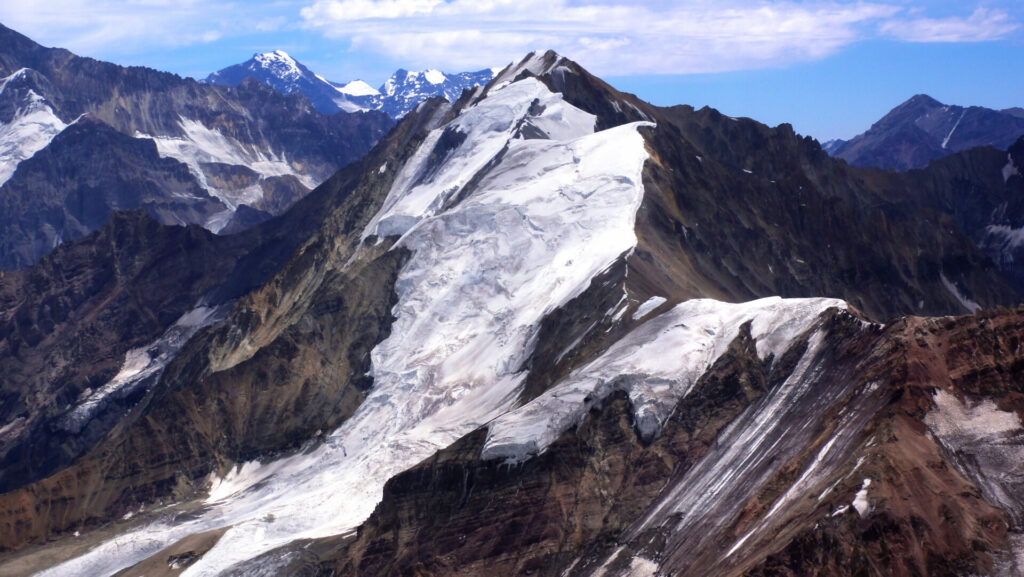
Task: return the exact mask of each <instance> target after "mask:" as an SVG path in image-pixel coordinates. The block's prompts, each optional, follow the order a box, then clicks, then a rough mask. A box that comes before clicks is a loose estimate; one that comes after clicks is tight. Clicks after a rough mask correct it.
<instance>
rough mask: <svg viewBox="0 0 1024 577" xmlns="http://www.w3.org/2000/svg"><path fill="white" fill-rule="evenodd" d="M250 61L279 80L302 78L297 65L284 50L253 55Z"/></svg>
mask: <svg viewBox="0 0 1024 577" xmlns="http://www.w3.org/2000/svg"><path fill="white" fill-rule="evenodd" d="M252 59H253V60H254V61H256V64H258V65H259V67H261V68H263V69H266V70H270V71H271V72H273V73H274V74H275V75H276V76H278V77H279V78H282V79H288V80H294V79H297V78H300V77H301V76H302V70H301V69H300V68H299V63H298V62H296V61H295V59H294V58H292V57H291V56H289V55H288V53H287V52H285V51H284V50H274V51H273V52H264V53H262V54H254V55H253V57H252Z"/></svg>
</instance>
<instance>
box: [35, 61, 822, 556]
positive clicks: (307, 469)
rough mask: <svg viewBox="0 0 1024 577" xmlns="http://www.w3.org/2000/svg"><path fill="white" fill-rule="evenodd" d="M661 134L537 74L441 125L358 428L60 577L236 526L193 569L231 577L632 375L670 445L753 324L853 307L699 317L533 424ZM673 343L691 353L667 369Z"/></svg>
mask: <svg viewBox="0 0 1024 577" xmlns="http://www.w3.org/2000/svg"><path fill="white" fill-rule="evenodd" d="M534 72H536V71H534ZM644 124H646V123H634V124H627V125H623V126H618V127H615V128H611V129H608V130H604V131H600V132H596V133H595V132H594V126H595V118H594V116H592V115H590V114H587V113H586V112H583V111H581V110H580V109H578V108H576V107H574V106H572V105H570V104H568V103H567V102H565V101H564V100H563V98H562V96H561V95H560V94H557V93H553V92H551V91H550V90H549V89H548V88H547V87H546V86H545V84H543V83H542V82H540V81H538V80H536V79H533V78H526V79H523V80H520V81H518V82H513V83H505V84H503V85H501V86H500V87H498V88H495V89H493V90H491V91H490V92H489V94H488V95H487V97H486V98H484V99H482V100H481V101H479V102H478V103H476V104H475V105H472V106H470V107H469V108H467V109H465V110H463V111H462V112H461V113H460V114H459V115H458V116H456V117H455V118H454V119H453V120H452V121H450V122H449V123H447V124H446V125H443V126H441V127H438V128H436V129H434V130H433V131H432V132H431V133H430V135H429V136H428V137H427V138H426V139H425V141H424V142H423V143H422V144H421V145H420V146H419V148H418V149H417V150H416V152H415V153H414V154H413V155H412V157H411V158H410V159H409V160H408V161H407V162H406V163H405V164H404V165H403V166H401V167H398V168H397V169H398V170H399V173H398V174H397V175H396V177H395V180H394V185H393V187H392V189H391V190H390V192H389V193H388V195H387V198H386V200H385V202H384V205H383V208H382V209H381V210H380V212H379V213H378V214H377V215H376V216H375V217H374V218H373V219H372V221H371V222H370V223H369V225H368V226H367V228H366V229H365V231H364V233H363V238H364V240H365V242H366V243H368V244H369V243H374V242H378V240H376V239H381V238H383V237H392V238H395V237H397V238H398V240H397V242H396V244H395V247H396V248H405V249H408V250H409V251H410V253H411V258H410V260H409V261H408V263H407V264H406V265H405V266H404V268H403V269H402V271H401V273H400V274H399V278H398V280H397V284H396V287H395V291H396V293H397V297H398V301H397V304H396V305H395V307H394V309H393V314H394V316H395V321H394V323H393V325H392V329H391V333H390V336H389V337H388V338H387V339H385V340H384V341H383V342H381V343H380V344H379V345H377V346H376V348H374V349H373V351H372V354H371V360H372V376H373V377H374V388H373V389H372V390H371V391H370V393H369V395H368V398H367V399H366V400H365V401H364V403H363V404H362V406H361V407H360V408H359V409H358V410H357V412H356V413H355V414H354V415H353V416H352V418H350V419H349V420H348V421H346V422H345V424H344V425H342V426H341V427H340V428H339V429H337V430H336V431H334V432H332V433H331V434H330V435H329V437H328V439H327V441H326V442H325V443H324V444H322V445H320V446H319V447H317V448H316V449H314V450H312V451H310V452H307V453H305V454H299V455H295V456H291V457H287V458H283V459H281V460H277V461H273V462H268V463H258V462H253V463H248V464H245V465H244V466H240V467H239V468H237V469H235V470H234V471H232V473H231V474H229V475H228V476H227V477H225V478H222V479H212V488H211V493H210V496H209V499H208V502H207V505H208V507H207V508H205V509H204V510H203V511H202V512H201V513H199V514H198V515H197V516H195V517H194V518H190V519H189V520H185V521H180V522H174V521H171V520H165V521H157V522H154V523H152V524H150V525H148V526H145V527H142V528H140V529H138V530H136V531H134V532H131V533H128V534H124V535H121V536H119V537H117V538H115V539H113V540H111V541H109V542H107V543H104V544H102V545H100V546H99V547H97V548H95V549H93V550H91V551H89V552H88V553H86V554H85V555H83V556H81V557H79V558H77V559H74V560H71V561H69V562H67V563H64V564H62V565H60V566H58V567H55V568H53V569H51V570H49V571H46V572H44V573H42V574H43V575H86V574H88V575H110V574H113V573H116V572H117V571H119V570H121V569H123V568H125V567H128V566H131V565H133V564H135V563H137V562H139V561H141V560H143V559H145V558H147V557H149V556H151V555H153V554H155V553H156V552H157V551H159V550H161V549H162V548H164V547H166V546H168V545H169V544H171V543H173V542H175V541H177V540H179V539H181V538H183V537H185V536H188V535H191V534H195V533H199V532H202V531H207V530H210V529H215V528H222V527H229V529H227V531H226V532H225V533H224V535H223V537H222V538H221V539H220V540H219V541H218V542H217V544H216V545H215V546H214V547H213V548H212V549H211V550H210V551H209V552H207V553H206V554H205V555H204V556H203V557H202V558H201V559H199V560H198V561H197V562H196V563H195V564H193V565H191V566H190V567H189V568H188V569H187V570H186V571H185V572H184V573H183V575H187V576H200V575H218V574H221V573H223V572H224V571H226V570H228V569H230V568H231V567H233V566H235V565H236V564H238V563H240V562H243V561H245V560H248V559H251V558H253V557H255V556H257V555H260V554H262V553H265V552H267V551H270V550H271V549H274V548H276V547H279V546H281V545H284V544H287V543H289V542H291V541H294V540H296V539H301V538H312V537H322V536H328V535H336V534H340V533H344V532H347V531H351V530H353V529H355V528H356V527H357V526H358V525H359V524H360V523H361V522H362V521H363V520H364V519H366V518H367V517H368V516H369V515H370V513H371V512H372V511H373V509H374V507H375V506H376V504H377V503H378V502H379V501H380V499H381V497H382V490H383V486H384V483H385V482H386V481H387V480H388V479H389V478H391V477H392V476H393V475H395V474H397V473H399V472H401V471H403V470H406V469H408V468H409V467H411V466H413V465H415V464H416V463H418V462H420V461H421V460H423V459H425V458H427V457H429V456H430V455H432V454H434V453H435V452H436V451H438V450H440V449H442V448H444V447H446V446H448V445H450V444H451V443H453V442H454V441H455V440H457V439H458V438H460V437H462V436H464V435H466V434H468V433H470V432H472V431H474V430H476V429H478V428H480V427H483V426H486V425H488V424H489V423H494V425H493V428H492V437H493V439H492V444H491V448H490V449H489V450H491V451H493V452H495V455H494V456H495V457H500V458H506V457H510V458H514V459H523V458H528V457H529V455H531V454H535V453H536V452H538V451H542V450H543V449H544V447H545V443H546V442H548V441H549V440H550V438H551V437H552V435H557V434H558V433H560V432H562V431H564V430H565V429H566V428H568V427H570V426H572V424H573V420H574V419H575V418H577V416H578V415H579V414H581V413H582V412H584V411H585V410H586V403H587V402H588V401H586V400H583V399H582V397H585V396H586V391H587V390H597V389H598V388H600V387H601V386H604V384H605V383H607V382H611V381H613V380H614V378H615V376H616V374H618V373H626V372H632V373H633V374H634V375H635V376H636V377H637V378H635V379H634V380H633V381H632V382H633V384H634V385H635V386H633V388H632V389H631V393H632V394H633V395H634V396H635V397H636V398H637V399H640V400H642V401H643V402H640V403H639V404H638V411H639V412H641V413H642V414H643V420H644V422H646V423H648V424H647V425H645V428H646V429H648V432H650V433H652V434H653V433H654V432H655V431H656V429H657V427H658V426H659V423H660V422H661V421H662V420H663V419H664V418H665V414H666V412H667V411H669V410H670V405H671V403H672V400H673V399H677V398H679V396H681V395H685V394H686V391H687V390H688V387H689V386H690V385H692V383H693V382H694V381H695V379H696V378H697V377H698V376H699V375H700V373H702V372H703V371H704V370H706V368H707V367H708V366H709V364H710V363H711V362H713V361H714V360H715V358H717V356H718V355H720V354H722V352H723V350H724V346H725V345H727V344H728V342H729V340H731V338H732V337H733V336H734V335H735V334H736V331H737V328H738V327H739V326H740V325H741V324H742V323H744V322H746V321H751V320H752V321H753V324H754V330H755V332H756V334H757V336H758V337H759V338H762V339H763V342H764V345H763V347H765V349H764V351H763V352H764V354H765V355H767V354H769V353H770V352H776V353H777V352H779V351H782V350H785V349H786V348H787V347H788V343H789V340H790V339H792V338H794V337H795V336H796V335H798V334H801V333H802V332H804V331H805V330H806V329H807V328H808V327H809V326H810V325H811V324H812V323H813V322H815V321H816V320H817V318H818V316H819V315H820V314H822V313H823V311H824V310H825V309H827V308H829V307H832V306H839V305H841V302H839V301H833V300H828V299H820V300H817V299H805V300H792V301H789V300H781V299H768V300H764V301H758V302H757V303H752V304H749V305H728V304H724V303H717V302H714V301H693V302H692V303H684V304H683V305H680V306H679V307H677V308H675V309H671V310H670V311H669V312H666V313H663V314H662V315H658V316H653V317H651V318H650V319H649V320H648V321H647V322H646V323H645V324H643V325H641V326H640V328H639V329H637V330H636V331H635V332H634V333H633V334H631V335H629V336H628V337H627V338H626V339H624V340H623V341H622V342H621V343H620V344H619V345H616V346H614V347H612V348H611V349H610V350H609V351H608V352H607V353H606V354H605V355H604V356H602V357H601V358H599V359H597V360H596V361H594V362H593V363H591V364H590V365H588V366H587V367H584V368H583V369H581V370H580V371H579V372H578V373H574V374H573V375H572V376H570V377H569V379H568V380H567V381H566V382H565V383H563V384H561V385H558V386H556V388H555V389H554V390H552V391H551V392H550V394H549V395H547V396H545V397H542V398H541V399H539V400H538V401H537V402H536V403H534V404H528V405H526V406H524V407H522V408H521V409H519V410H518V411H517V410H516V409H517V403H518V398H519V393H520V391H521V387H522V383H523V380H524V379H525V376H526V370H525V369H524V363H525V361H526V360H527V359H528V358H529V356H530V354H531V352H532V351H533V350H534V348H535V346H536V343H537V339H538V336H539V333H540V326H541V321H542V320H543V319H544V318H545V317H546V316H547V315H548V314H550V313H551V312H552V311H554V310H556V309H558V308H559V307H562V306H563V305H565V304H566V303H567V302H569V301H570V300H571V299H573V298H574V297H576V296H578V295H579V294H581V293H582V292H583V291H584V290H585V289H587V287H588V286H589V284H590V282H591V280H592V279H593V278H594V277H595V276H597V275H598V274H600V273H601V272H602V271H604V270H605V269H607V268H608V267H609V266H611V265H612V264H613V263H614V262H616V260H617V259H619V257H620V256H621V255H623V253H626V252H628V251H630V250H631V249H632V248H634V246H635V245H636V242H637V240H636V234H635V232H634V227H635V218H636V212H637V210H638V208H639V206H640V204H641V201H642V200H643V194H644V191H643V187H642V178H641V176H642V170H643V167H644V163H645V161H646V160H647V158H648V153H647V150H646V148H645V142H644V139H643V137H642V136H641V134H640V132H639V131H638V129H639V128H641V127H642V126H643V125H644ZM661 345H664V346H673V347H675V346H677V345H678V346H681V347H683V350H684V351H686V353H685V354H681V355H678V356H677V357H673V361H672V362H665V361H664V360H659V356H660V353H659V351H658V350H657V349H658V347H660V346H661ZM759 352H760V351H759ZM641 373H643V375H646V376H647V377H650V378H649V379H646V380H645V378H644V377H642V376H641ZM552 398H555V399H560V400H559V401H558V402H554V401H553V400H552ZM538 403H539V404H538ZM538 406H539V407H542V408H543V409H544V410H542V411H539V412H538V411H536V410H535V408H536V407H538ZM549 409H550V410H549ZM495 419H497V421H495ZM537 431H541V432H540V433H537ZM502 439H512V441H507V440H506V441H502ZM526 446H528V447H529V449H528V450H523V449H522V447H526Z"/></svg>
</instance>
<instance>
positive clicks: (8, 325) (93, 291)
mask: <svg viewBox="0 0 1024 577" xmlns="http://www.w3.org/2000/svg"><path fill="white" fill-rule="evenodd" d="M217 244H218V243H217V242H216V238H215V237H214V236H213V235H212V234H211V233H209V232H208V231H205V230H203V229H201V228H198V227H194V226H193V227H188V228H183V227H163V226H161V225H160V224H159V223H157V222H156V221H155V220H153V219H152V218H151V217H149V216H148V215H147V214H146V213H145V212H142V211H138V210H137V211H132V212H118V213H115V215H114V217H113V218H112V219H111V220H110V222H108V223H107V224H106V225H105V226H104V227H102V228H100V229H99V230H98V231H96V232H95V233H93V234H92V235H90V236H88V237H86V238H84V239H82V240H80V241H78V242H72V243H69V244H65V245H61V246H60V247H58V249H57V250H56V251H54V252H53V253H52V254H50V255H49V256H47V257H45V258H44V259H42V260H41V261H40V262H39V263H37V264H36V265H35V266H34V267H32V268H31V269H28V270H26V271H22V272H17V273H7V274H4V275H2V276H0V293H2V294H3V299H2V308H0V367H2V373H3V378H2V379H0V391H2V393H0V394H2V395H3V397H2V399H3V400H2V402H0V420H2V421H4V422H5V423H17V426H15V427H12V428H10V429H9V430H6V431H5V432H4V434H3V437H2V440H0V447H2V450H0V487H2V490H3V491H9V490H11V489H13V488H15V487H18V486H21V485H24V484H25V483H28V482H31V481H33V480H36V479H39V478H42V477H44V476H46V475H49V474H50V473H52V472H54V471H56V470H58V469H59V468H61V467H63V466H66V465H67V464H68V463H69V462H70V461H71V460H72V459H74V458H75V457H77V456H78V455H80V454H82V453H83V452H84V451H86V450H87V449H89V448H91V446H92V445H93V444H95V443H96V442H98V441H99V440H100V439H101V438H103V436H104V435H105V434H106V433H107V431H108V430H109V429H110V428H111V427H113V425H114V424H116V423H117V422H118V421H119V420H120V418H121V417H122V416H123V414H124V411H125V409H126V408H127V407H131V406H132V404H134V402H135V401H137V398H135V399H132V398H129V399H124V400H122V401H118V402H115V403H112V404H109V406H107V407H106V408H105V409H103V410H101V411H99V412H98V413H97V414H95V416H94V420H93V422H91V423H89V424H87V425H83V426H82V427H79V428H77V430H76V429H74V428H68V427H66V426H63V425H61V424H60V423H62V422H63V421H64V417H65V416H66V414H67V409H68V408H69V407H71V406H74V405H77V404H78V403H79V402H80V397H81V396H82V395H83V394H85V395H88V394H90V393H91V392H92V391H93V390H95V389H99V388H100V387H101V386H102V385H103V384H104V383H106V382H107V381H109V380H110V379H111V377H113V376H114V374H116V373H117V372H118V369H119V368H120V365H121V361H122V359H123V358H124V355H125V353H126V351H128V350H129V349H132V348H135V347H139V346H142V345H145V344H147V343H149V342H151V341H153V340H154V339H156V338H157V337H158V336H159V335H160V334H162V333H163V332H164V331H166V330H167V329H168V328H169V327H170V326H171V325H172V324H173V323H174V322H175V321H176V320H177V319H178V318H179V317H181V315H183V314H184V313H185V312H187V311H188V310H190V309H191V308H193V307H194V306H195V304H196V302H197V301H199V299H200V297H201V296H202V295H204V294H205V293H206V292H207V291H209V290H210V289H212V288H213V287H214V286H216V285H218V284H219V283H220V282H223V278H224V271H225V270H230V265H231V262H232V261H233V260H234V259H235V258H237V256H238V253H237V252H236V251H234V250H232V249H231V248H230V247H225V246H223V243H220V244H221V245H222V246H220V247H219V248H217ZM140 289H141V290H140Z"/></svg>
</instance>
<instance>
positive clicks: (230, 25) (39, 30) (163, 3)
mask: <svg viewBox="0 0 1024 577" xmlns="http://www.w3.org/2000/svg"><path fill="white" fill-rule="evenodd" d="M0 20H2V21H3V23H4V25H6V26H9V27H11V28H13V29H15V30H17V31H19V32H22V33H24V34H27V35H28V36H29V37H30V38H32V39H33V40H36V41H38V42H41V43H43V44H46V45H51V46H61V47H64V48H69V49H71V50H72V51H74V52H77V53H79V54H86V55H98V54H99V55H101V54H104V53H109V52H117V53H130V52H133V51H137V50H146V49H151V48H154V47H165V48H174V47H180V46H189V45H194V44H208V43H211V42H215V41H217V40H219V39H221V38H223V37H225V36H226V35H228V34H230V33H231V31H232V30H237V29H239V28H240V27H243V26H247V27H251V28H253V29H256V28H257V27H259V26H262V27H263V28H267V27H268V26H270V24H271V22H270V21H269V20H263V21H261V22H258V21H257V19H256V17H255V16H254V15H250V14H247V13H246V11H245V10H243V7H242V6H240V5H238V4H233V3H225V2H217V1H214V0H129V1H116V0H93V1H86V0H18V1H16V2H4V3H3V6H2V7H0ZM250 20H252V21H251V22H250Z"/></svg>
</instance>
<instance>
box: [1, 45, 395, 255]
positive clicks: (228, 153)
mask: <svg viewBox="0 0 1024 577" xmlns="http://www.w3.org/2000/svg"><path fill="white" fill-rule="evenodd" d="M0 46H2V48H0V77H3V80H0V82H2V84H0V184H2V186H0V197H3V198H5V202H9V203H10V204H8V206H6V207H5V208H6V209H7V210H6V211H5V213H4V218H5V219H6V220H5V225H7V224H10V223H14V224H13V225H12V226H5V227H4V228H3V232H2V233H0V235H2V239H0V245H3V246H4V253H3V254H2V255H0V266H2V267H3V268H5V269H10V268H15V267H22V266H25V265H27V264H29V263H31V262H34V261H35V260H36V259H37V258H39V257H40V256H42V254H45V252H46V251H48V250H50V249H51V248H52V247H53V246H54V243H55V242H61V241H67V240H71V239H73V238H78V237H80V236H81V235H82V234H84V233H85V232H89V231H91V230H95V228H96V227H97V226H98V225H99V224H101V223H102V222H103V221H104V220H105V218H106V216H107V215H109V214H110V213H111V212H113V211H115V210H119V209H125V208H134V207H137V206H141V207H143V208H146V209H150V208H155V210H153V211H152V212H151V214H153V216H154V217H156V218H157V219H159V220H160V221H161V222H163V223H165V224H179V223H188V224H199V225H202V226H205V227H206V228H208V229H210V230H213V231H218V230H220V229H222V228H224V227H225V226H226V225H228V223H229V221H230V220H231V218H232V215H233V214H234V211H235V209H236V208H237V207H238V206H240V205H242V204H245V205H248V206H250V207H251V208H253V209H256V210H260V211H262V212H264V213H267V214H279V213H280V212H281V211H283V210H284V208H286V207H287V206H288V205H289V204H290V203H291V202H294V200H295V199H297V198H299V197H301V196H302V195H304V194H306V193H307V192H308V191H309V190H310V189H312V188H313V187H315V186H316V185H317V184H319V183H320V182H322V181H323V180H324V179H326V178H327V177H328V176H330V175H331V174H333V173H334V172H335V171H336V170H338V169H339V168H340V167H342V166H345V165H346V164H348V163H350V162H352V161H353V160H355V159H357V158H359V157H360V156H362V155H363V154H365V152H366V151H367V150H369V148H370V147H371V146H372V145H373V143H374V142H376V140H377V139H378V138H380V136H382V135H383V134H384V132H385V131H386V130H387V129H389V128H390V126H391V124H392V123H391V121H390V120H389V119H388V118H387V117H386V116H385V115H383V114H379V113H365V114H364V113H360V114H341V115H331V116H327V115H323V114H320V113H318V112H317V111H316V110H314V109H313V108H312V106H311V105H310V104H309V101H308V100H306V99H305V98H303V97H302V96H301V95H299V96H294V97H290V98H286V97H284V96H281V95H280V94H279V93H277V92H276V91H274V90H271V89H269V88H267V87H264V86H262V85H260V84H259V83H256V82H249V83H244V84H242V85H240V86H238V87H237V88H233V89H225V88H222V87H214V86H205V85H200V84H198V83H196V82H194V81H192V80H189V79H182V78H180V77H178V76H175V75H173V74H167V73H163V72H157V71H155V70H150V69H146V68H123V67H120V66H116V65H114V64H109V63H104V62H98V61H96V60H92V59H90V58H80V57H77V56H75V55H73V54H71V53H70V52H67V51H66V50H61V49H53V48H45V47H42V46H39V45H38V44H35V43H34V42H32V41H31V40H29V39H28V38H25V37H24V36H22V35H20V34H18V33H17V32H14V31H13V30H10V29H8V28H4V27H0ZM84 119H88V120H89V122H82V120H84ZM80 124H81V126H79V125H80ZM68 126H73V127H74V130H73V135H71V136H69V137H68V138H65V139H57V138H56V137H57V136H58V135H60V134H62V131H65V130H66V129H67V127H68ZM115 134H116V135H117V136H114V135H115ZM71 141H73V142H71ZM87 141H91V142H92V144H93V145H96V146H102V148H100V149H98V150H95V151H93V152H92V156H89V155H83V154H81V147H82V146H83V145H84V143H85V142H87ZM136 141H138V142H136ZM75 143H77V144H75ZM154 143H155V145H156V146H155V150H153V148H154V147H153V145H154ZM51 148H52V150H51ZM40 152H45V155H44V156H45V159H40V160H39V161H38V162H35V163H32V164H29V165H26V166H25V168H24V172H26V173H27V174H25V175H19V174H18V172H19V169H21V168H22V165H23V163H24V162H25V161H26V160H28V159H33V158H34V155H37V154H39V153H40ZM96 155H101V156H104V157H105V158H106V159H107V161H105V162H104V163H103V166H104V169H105V173H103V174H98V173H93V175H92V178H91V179H83V178H78V176H79V175H87V174H88V173H89V171H90V170H92V169H93V167H92V165H91V164H89V163H88V162H87V161H88V160H90V159H95V157H96ZM154 155H156V156H158V157H159V159H160V160H159V161H158V162H157V161H153V160H152V159H151V158H150V157H153V156H154ZM143 158H145V159H146V160H145V162H144V164H145V166H143V165H142V164H140V162H142V159H143ZM56 170H63V171H65V173H58V172H54V171H56ZM68 174H71V175H74V178H68V177H67V175H68ZM97 179H106V180H107V181H108V184H109V185H110V186H111V187H112V189H111V190H102V191H99V192H97V190H96V189H95V186H96V185H97ZM44 180H45V181H47V182H48V183H50V184H48V185H47V190H46V191H45V194H43V195H42V197H41V199H42V202H41V203H36V202H35V200H34V198H33V197H32V195H27V193H26V189H25V187H26V186H29V185H32V183H35V182H41V181H44ZM90 180H91V182H89V181H90ZM104 188H105V187H104ZM129 189H131V192H129ZM83 200H86V201H87V202H86V203H85V204H87V205H88V208H85V207H84V206H83V205H82V201H83ZM76 202H77V203H78V205H76V204H75V203H76ZM86 210H88V211H90V215H89V216H88V217H86V218H83V211H86ZM236 228H238V227H237V226H236Z"/></svg>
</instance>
